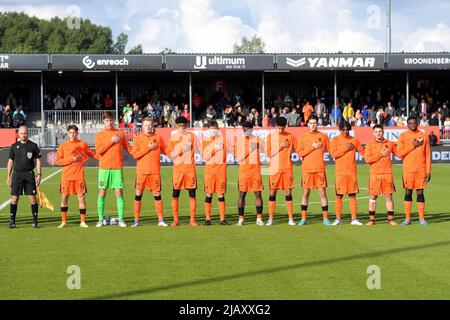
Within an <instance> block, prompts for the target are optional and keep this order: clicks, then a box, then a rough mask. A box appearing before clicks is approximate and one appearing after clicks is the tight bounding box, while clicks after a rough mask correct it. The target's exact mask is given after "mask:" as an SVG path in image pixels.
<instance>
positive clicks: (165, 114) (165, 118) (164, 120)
mask: <svg viewBox="0 0 450 320" xmlns="http://www.w3.org/2000/svg"><path fill="white" fill-rule="evenodd" d="M170 115H171V112H170V104H169V103H165V104H164V107H163V111H162V114H161V126H162V127H168V126H169V121H170Z"/></svg>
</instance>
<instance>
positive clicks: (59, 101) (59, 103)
mask: <svg viewBox="0 0 450 320" xmlns="http://www.w3.org/2000/svg"><path fill="white" fill-rule="evenodd" d="M53 105H54V106H55V110H62V109H64V99H63V97H61V95H60V94H59V93H58V94H57V95H56V98H55V99H53Z"/></svg>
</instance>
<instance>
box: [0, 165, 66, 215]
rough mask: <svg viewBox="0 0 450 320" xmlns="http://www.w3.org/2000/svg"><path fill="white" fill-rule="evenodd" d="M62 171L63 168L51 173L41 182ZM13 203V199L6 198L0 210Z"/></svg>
mask: <svg viewBox="0 0 450 320" xmlns="http://www.w3.org/2000/svg"><path fill="white" fill-rule="evenodd" d="M61 171H62V169H58V170H56V171H55V172H53V173H52V174H51V175H49V176H48V177H45V178H44V179H42V181H41V184H43V183H44V182H45V181H47V180H48V179H50V178H51V177H53V176H56V175H57V174H58V173H60V172H61ZM10 203H11V199H8V200H6V201H5V202H3V203H2V204H0V210H3V209H4V208H5V207H6V206H7V205H9V204H10Z"/></svg>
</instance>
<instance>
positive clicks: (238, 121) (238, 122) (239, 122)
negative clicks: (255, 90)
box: [234, 114, 244, 127]
mask: <svg viewBox="0 0 450 320" xmlns="http://www.w3.org/2000/svg"><path fill="white" fill-rule="evenodd" d="M243 119H244V118H243V117H242V114H238V115H237V117H236V121H235V122H234V126H235V127H242V122H243Z"/></svg>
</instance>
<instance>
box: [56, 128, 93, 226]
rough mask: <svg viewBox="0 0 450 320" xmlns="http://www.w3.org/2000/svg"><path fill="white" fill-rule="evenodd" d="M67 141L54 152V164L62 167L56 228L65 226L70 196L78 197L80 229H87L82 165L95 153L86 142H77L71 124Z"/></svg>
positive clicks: (76, 135) (74, 130)
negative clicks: (58, 218)
mask: <svg viewBox="0 0 450 320" xmlns="http://www.w3.org/2000/svg"><path fill="white" fill-rule="evenodd" d="M67 133H68V134H69V140H67V141H66V142H63V143H61V144H60V145H59V147H58V151H57V152H56V158H55V164H56V165H60V166H62V173H61V183H60V188H59V192H60V193H61V219H62V222H61V224H60V226H59V227H58V228H64V227H66V226H67V211H68V210H69V206H68V202H69V196H70V195H71V194H76V195H77V197H78V209H79V210H80V217H81V223H80V227H82V228H87V227H88V225H87V224H86V199H85V196H84V195H85V193H86V192H87V188H86V181H85V178H84V163H85V161H87V160H88V159H89V157H94V155H95V152H94V151H92V150H91V149H89V147H88V145H87V143H86V142H84V141H81V140H78V127H77V126H76V125H74V124H71V125H69V126H68V127H67Z"/></svg>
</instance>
